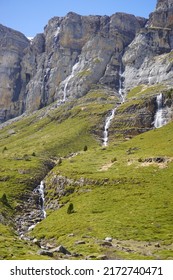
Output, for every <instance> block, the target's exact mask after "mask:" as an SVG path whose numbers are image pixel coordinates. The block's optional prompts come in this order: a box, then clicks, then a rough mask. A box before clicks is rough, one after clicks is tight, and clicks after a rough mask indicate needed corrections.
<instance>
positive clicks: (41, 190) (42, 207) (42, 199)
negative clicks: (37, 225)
mask: <svg viewBox="0 0 173 280" xmlns="http://www.w3.org/2000/svg"><path fill="white" fill-rule="evenodd" d="M38 192H39V194H40V206H41V211H42V213H43V218H46V211H45V210H44V183H43V181H41V183H40V185H39V188H38Z"/></svg>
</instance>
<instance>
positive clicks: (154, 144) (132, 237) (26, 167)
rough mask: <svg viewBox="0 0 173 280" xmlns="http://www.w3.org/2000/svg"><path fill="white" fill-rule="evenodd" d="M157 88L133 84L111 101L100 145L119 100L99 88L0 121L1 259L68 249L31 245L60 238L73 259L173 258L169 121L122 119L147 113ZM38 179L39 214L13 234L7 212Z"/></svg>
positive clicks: (23, 201) (17, 209)
mask: <svg viewBox="0 0 173 280" xmlns="http://www.w3.org/2000/svg"><path fill="white" fill-rule="evenodd" d="M145 90H146V89H145ZM160 90H162V88H160V87H159V88H157V89H152V88H150V90H147V91H146V92H144V88H141V87H139V88H136V89H135V90H133V91H132V92H130V93H129V98H128V97H127V99H126V102H125V103H124V104H121V105H120V104H118V106H119V107H118V109H117V113H116V114H115V118H114V120H113V121H112V126H111V127H110V135H109V140H110V141H109V145H108V146H107V147H103V146H102V137H103V127H104V122H105V118H106V116H107V114H108V112H109V111H110V110H111V109H112V108H114V107H115V104H116V103H117V102H118V99H117V98H116V97H115V96H114V95H111V94H110V93H109V94H108V93H107V92H106V91H105V90H93V91H90V92H89V93H88V94H87V95H86V96H85V97H82V98H80V99H78V100H76V101H71V102H67V103H65V104H63V105H62V106H60V107H58V108H54V109H51V107H47V108H44V109H42V110H40V111H37V112H35V113H33V114H32V115H30V116H25V117H23V118H20V119H19V120H18V121H16V122H12V123H11V124H8V125H7V126H5V127H4V128H3V129H1V130H0V241H1V242H0V259H49V258H53V259H58V258H67V256H66V255H65V254H63V253H59V252H55V253H54V254H53V256H47V255H46V256H44V255H40V254H38V251H39V250H40V248H39V246H40V244H41V245H42V246H44V247H45V248H47V249H49V250H50V248H54V247H58V246H60V245H62V246H64V247H65V248H66V249H67V250H68V251H69V252H70V253H71V255H70V256H68V258H71V259H75V258H79V259H85V258H88V259H90V258H93V259H101V258H107V259H139V258H140V259H172V257H173V251H172V250H173V211H172V209H173V187H172V186H173V173H172V171H173V149H172V145H173V137H172V135H173V123H172V122H169V123H168V124H167V125H166V126H163V127H162V128H159V129H151V128H152V127H149V126H148V124H147V125H145V127H144V130H143V131H147V130H148V131H147V132H144V133H142V134H139V133H141V130H142V129H141V127H142V125H141V122H140V123H139V122H138V125H139V126H140V129H139V131H137V130H135V128H136V125H137V122H134V121H131V122H128V125H127V121H126V120H127V119H129V116H130V115H131V114H133V120H135V117H136V119H138V112H139V110H143V111H142V113H143V112H144V111H145V110H147V116H148V115H149V113H148V112H150V111H152V110H153V108H154V105H152V104H153V103H152V102H153V100H154V98H155V96H156V94H157V93H158V92H159V91H160ZM164 91H165V94H166V90H165V89H164ZM171 95H172V93H169V98H170V99H171V98H172V96H171ZM153 114H154V112H151V114H150V118H152V115H153ZM124 116H125V117H124ZM142 116H143V117H144V114H143V115H142ZM117 127H118V128H117ZM117 129H118V136H117V134H116V132H117ZM131 131H132V133H131V135H130V132H131ZM134 131H135V133H134ZM137 134H139V135H137ZM134 135H137V136H134ZM129 136H131V137H129ZM41 180H44V182H45V210H46V213H47V217H46V219H44V220H42V221H41V222H40V223H38V224H37V226H36V227H35V228H34V229H33V230H32V231H30V232H28V233H26V235H25V238H19V236H18V235H17V228H16V223H15V217H16V216H19V215H21V216H22V215H24V214H25V213H24V211H25V209H26V207H27V201H28V198H29V197H30V196H32V194H33V192H32V191H33V189H34V188H35V187H36V186H37V185H38V184H39V182H40V181H41ZM71 203H72V204H73V207H74V209H73V211H71V213H70V214H69V213H68V212H69V211H68V207H69V205H70V204H71ZM23 205H25V207H23ZM22 207H23V208H22ZM27 237H28V238H27ZM106 237H111V238H112V241H105V238H106ZM33 240H35V242H33ZM110 240H111V239H110ZM38 245H39V246H38Z"/></svg>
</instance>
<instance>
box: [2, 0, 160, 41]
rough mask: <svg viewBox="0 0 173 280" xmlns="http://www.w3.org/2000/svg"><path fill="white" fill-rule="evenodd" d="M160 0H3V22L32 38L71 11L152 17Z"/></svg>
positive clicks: (83, 13)
mask: <svg viewBox="0 0 173 280" xmlns="http://www.w3.org/2000/svg"><path fill="white" fill-rule="evenodd" d="M156 2H157V0H0V23H1V24H3V25H5V26H7V27H11V28H13V29H15V30H18V31H20V32H22V33H23V34H25V35H26V36H28V37H34V36H35V35H36V34H37V33H42V32H43V30H44V26H45V25H46V24H47V23H48V20H49V19H51V18H52V17H54V16H65V15H66V14H67V13H68V12H75V13H78V14H80V15H108V16H110V15H112V14H114V13H116V12H125V13H129V14H134V15H136V16H141V17H146V18H148V16H149V14H150V13H151V12H153V11H154V9H155V7H156Z"/></svg>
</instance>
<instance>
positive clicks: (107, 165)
mask: <svg viewBox="0 0 173 280" xmlns="http://www.w3.org/2000/svg"><path fill="white" fill-rule="evenodd" d="M114 163H115V162H109V163H107V164H105V165H103V166H102V167H101V168H100V169H99V171H107V170H108V169H109V168H110V167H111V166H112V165H113V164H114Z"/></svg>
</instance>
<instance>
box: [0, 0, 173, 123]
mask: <svg viewBox="0 0 173 280" xmlns="http://www.w3.org/2000/svg"><path fill="white" fill-rule="evenodd" d="M172 15H173V0H162V1H161V0H158V1H157V6H156V10H155V11H154V12H153V13H152V14H151V15H150V17H149V20H148V21H147V20H146V19H144V18H140V17H135V16H133V15H129V14H125V13H116V14H113V15H112V16H110V17H109V16H81V15H78V14H76V13H72V12H70V13H68V14H67V15H66V16H65V17H54V18H52V19H50V20H49V22H48V24H47V26H46V27H45V28H44V33H43V34H37V35H36V37H35V38H34V39H33V40H31V41H29V40H28V39H27V38H26V37H25V36H24V35H22V34H21V33H19V32H16V31H14V30H11V29H9V28H6V27H4V26H2V25H0V122H3V121H6V120H7V119H10V118H12V117H15V116H19V115H21V114H22V113H23V112H33V111H34V110H37V109H40V108H42V107H44V106H46V105H49V104H51V103H53V102H55V101H56V104H55V106H57V105H60V104H61V103H63V102H65V101H66V100H71V99H74V98H79V97H81V96H83V95H85V94H86V93H87V92H88V91H89V90H91V89H92V88H93V87H94V88H98V87H104V88H107V89H108V91H112V92H113V93H114V94H117V95H118V91H119V86H120V78H121V83H122V84H123V91H124V93H127V92H128V91H129V90H130V89H131V88H133V87H135V86H137V85H139V84H146V85H154V84H158V83H164V84H167V85H169V86H172V84H173V71H172V70H173V58H172V56H173V52H172V49H173V30H172V28H173V16H172ZM122 73H123V75H122Z"/></svg>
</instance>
